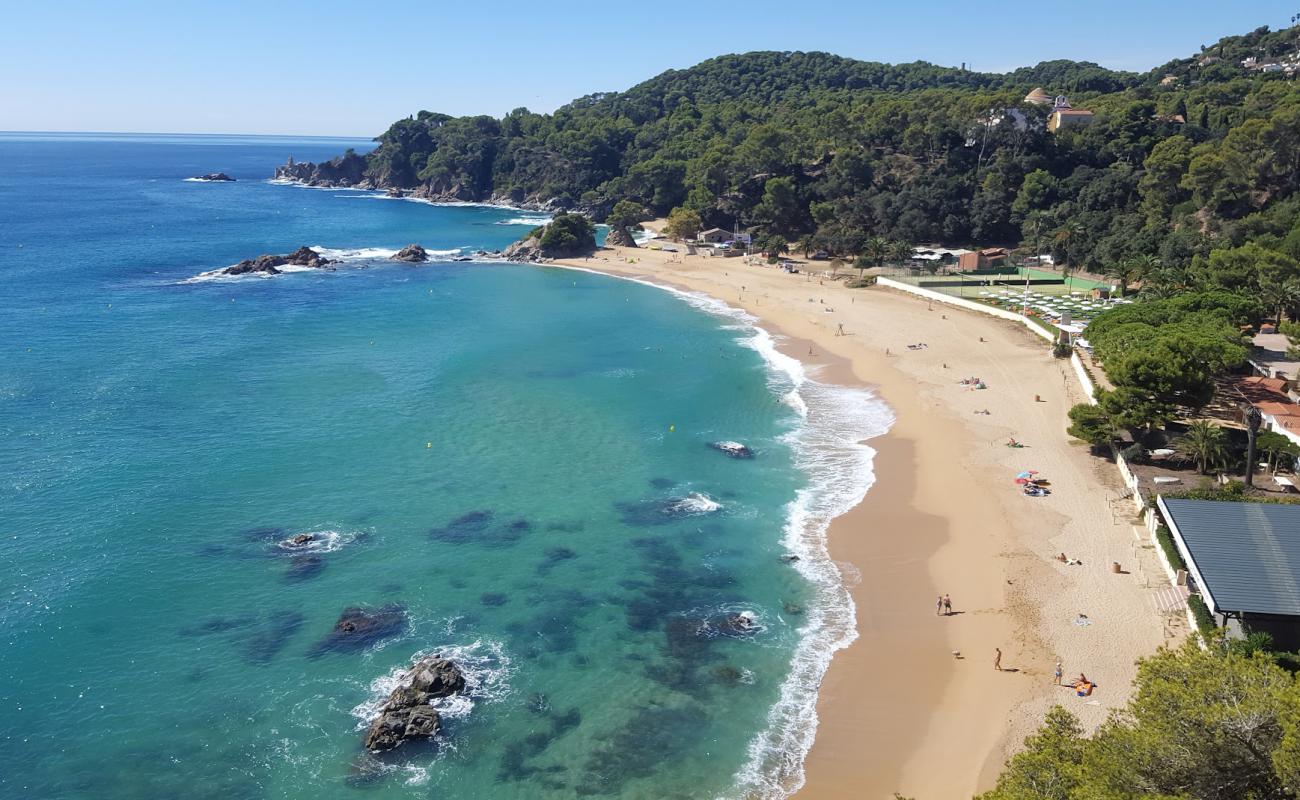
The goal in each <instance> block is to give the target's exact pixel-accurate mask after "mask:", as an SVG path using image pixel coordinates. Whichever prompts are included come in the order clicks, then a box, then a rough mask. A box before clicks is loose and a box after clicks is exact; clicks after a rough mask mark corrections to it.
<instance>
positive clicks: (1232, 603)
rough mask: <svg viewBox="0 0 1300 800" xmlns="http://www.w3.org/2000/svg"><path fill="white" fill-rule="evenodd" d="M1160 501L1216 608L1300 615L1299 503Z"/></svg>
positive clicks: (1170, 524)
mask: <svg viewBox="0 0 1300 800" xmlns="http://www.w3.org/2000/svg"><path fill="white" fill-rule="evenodd" d="M1158 502H1159V505H1160V508H1161V510H1162V511H1163V512H1164V516H1165V520H1166V521H1167V522H1168V523H1169V529H1170V531H1171V532H1172V533H1173V534H1174V537H1175V540H1176V541H1177V543H1178V545H1179V550H1181V551H1183V556H1184V557H1185V558H1187V559H1188V567H1189V568H1190V569H1191V570H1192V572H1193V574H1194V575H1195V577H1196V579H1197V582H1198V583H1199V584H1200V587H1201V590H1202V591H1203V592H1205V593H1206V594H1207V596H1208V597H1207V599H1208V600H1210V601H1211V602H1210V604H1211V606H1212V608H1213V609H1214V610H1215V611H1217V612H1219V613H1224V612H1235V613H1251V614H1280V615H1289V616H1300V505H1284V504H1270V503H1227V502H1218V501H1215V500H1180V499H1176V498H1167V497H1163V496H1162V497H1160V499H1159V501H1158Z"/></svg>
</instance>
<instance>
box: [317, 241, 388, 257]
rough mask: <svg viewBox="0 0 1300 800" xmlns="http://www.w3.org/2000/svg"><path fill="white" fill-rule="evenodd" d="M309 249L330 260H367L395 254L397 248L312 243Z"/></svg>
mask: <svg viewBox="0 0 1300 800" xmlns="http://www.w3.org/2000/svg"><path fill="white" fill-rule="evenodd" d="M311 249H312V250H315V251H316V252H317V253H320V254H321V257H322V258H328V259H330V260H331V261H368V260H371V259H377V258H388V257H389V256H395V255H397V250H394V249H390V248H387V247H326V246H325V245H321V244H314V245H312V246H311Z"/></svg>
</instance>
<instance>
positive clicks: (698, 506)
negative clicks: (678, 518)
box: [664, 492, 722, 514]
mask: <svg viewBox="0 0 1300 800" xmlns="http://www.w3.org/2000/svg"><path fill="white" fill-rule="evenodd" d="M664 508H665V509H666V510H668V511H670V512H672V513H676V514H712V513H713V512H714V511H718V510H720V509H721V508H722V503H719V502H718V501H717V500H714V499H713V498H712V497H709V496H708V495H707V494H704V493H703V492H691V493H690V494H688V495H686V496H685V497H678V498H674V499H673V500H670V501H668V502H667V503H666V504H665V505H664Z"/></svg>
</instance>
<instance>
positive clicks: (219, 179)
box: [190, 172, 235, 183]
mask: <svg viewBox="0 0 1300 800" xmlns="http://www.w3.org/2000/svg"><path fill="white" fill-rule="evenodd" d="M190 180H193V181H205V182H207V183H227V182H229V183H234V182H235V179H234V178H232V177H230V176H229V175H227V174H226V173H224V172H209V173H208V174H207V175H195V176H194V177H193V178H190Z"/></svg>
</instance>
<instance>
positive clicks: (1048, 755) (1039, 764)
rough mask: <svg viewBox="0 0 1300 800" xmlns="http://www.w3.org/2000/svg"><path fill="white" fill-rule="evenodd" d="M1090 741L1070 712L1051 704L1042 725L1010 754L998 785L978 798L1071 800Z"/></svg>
mask: <svg viewBox="0 0 1300 800" xmlns="http://www.w3.org/2000/svg"><path fill="white" fill-rule="evenodd" d="M1088 745H1089V742H1088V740H1087V739H1085V738H1084V736H1083V728H1082V727H1080V725H1079V720H1078V719H1076V718H1075V716H1074V715H1073V714H1071V713H1070V712H1068V711H1066V710H1065V709H1063V708H1061V707H1060V706H1055V707H1053V708H1052V709H1051V710H1050V711H1048V712H1047V717H1046V719H1044V720H1043V725H1042V727H1040V728H1039V729H1038V731H1037V732H1036V733H1034V734H1033V735H1032V736H1030V737H1029V738H1027V739H1025V746H1024V749H1022V750H1021V751H1020V752H1018V753H1016V754H1015V755H1014V756H1012V757H1011V760H1010V761H1008V762H1007V766H1006V769H1004V770H1003V772H1002V775H1001V776H1000V777H999V778H998V783H997V787H996V788H994V789H993V791H991V792H986V793H985V794H983V795H981V796H980V798H981V800H1072V798H1075V797H1078V795H1076V794H1075V792H1076V791H1077V790H1078V789H1079V786H1080V784H1081V783H1082V782H1083V758H1084V754H1085V753H1086V752H1087V748H1088Z"/></svg>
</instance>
